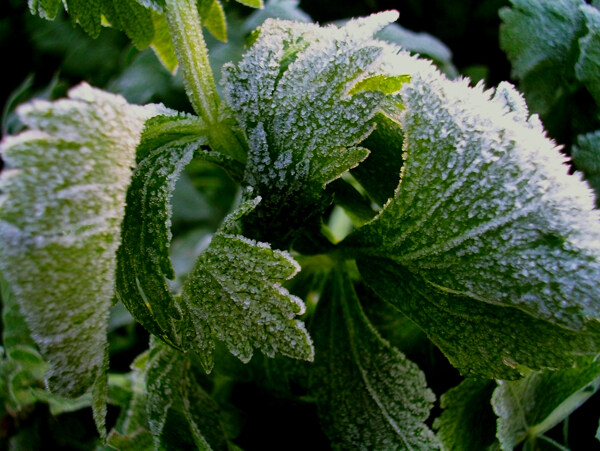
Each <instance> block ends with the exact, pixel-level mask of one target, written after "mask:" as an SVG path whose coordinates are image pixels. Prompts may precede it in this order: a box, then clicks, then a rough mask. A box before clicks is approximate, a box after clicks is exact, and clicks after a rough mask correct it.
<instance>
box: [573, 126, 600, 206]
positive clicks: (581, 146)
mask: <svg viewBox="0 0 600 451" xmlns="http://www.w3.org/2000/svg"><path fill="white" fill-rule="evenodd" d="M571 157H572V158H573V163H574V164H575V167H577V169H579V170H580V171H582V172H583V174H584V178H585V180H587V182H588V183H589V184H590V186H591V187H592V188H594V191H596V208H600V130H597V131H595V132H592V133H587V134H585V135H579V136H578V137H577V144H576V145H575V146H573V148H572V150H571Z"/></svg>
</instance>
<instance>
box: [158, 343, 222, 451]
mask: <svg viewBox="0 0 600 451" xmlns="http://www.w3.org/2000/svg"><path fill="white" fill-rule="evenodd" d="M195 374H196V373H195V371H194V368H193V367H192V365H191V362H190V356H189V354H182V353H181V352H179V351H177V350H175V349H173V348H170V347H168V346H165V345H164V344H162V343H160V342H155V343H154V345H153V346H152V347H151V349H150V357H149V361H148V363H147V367H146V385H147V390H148V399H147V415H148V423H149V426H150V431H151V432H152V435H153V437H154V444H155V449H165V448H172V449H193V448H196V449H217V450H226V449H227V441H226V439H225V432H224V430H223V426H222V425H221V423H220V420H219V414H218V408H217V406H216V404H215V402H214V401H213V400H212V399H211V398H210V397H209V396H208V395H207V394H206V393H205V392H204V390H202V388H201V387H200V385H199V383H198V381H197V380H196V378H195Z"/></svg>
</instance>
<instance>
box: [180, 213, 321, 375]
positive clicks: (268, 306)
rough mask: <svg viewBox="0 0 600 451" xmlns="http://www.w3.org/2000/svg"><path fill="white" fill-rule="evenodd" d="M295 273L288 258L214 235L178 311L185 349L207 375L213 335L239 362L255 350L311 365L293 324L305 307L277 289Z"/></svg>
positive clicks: (305, 342)
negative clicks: (182, 319)
mask: <svg viewBox="0 0 600 451" xmlns="http://www.w3.org/2000/svg"><path fill="white" fill-rule="evenodd" d="M234 214H235V213H234ZM230 221H231V219H230V220H229V221H228V220H226V222H225V224H226V225H225V227H227V224H228V223H230ZM299 269H300V268H299V266H298V264H297V263H296V262H295V261H294V260H293V259H292V257H291V256H290V255H289V254H288V253H287V252H283V251H278V250H272V249H271V248H270V246H269V245H268V244H266V243H261V242H256V241H253V240H249V239H247V238H244V237H243V236H240V235H232V234H229V233H225V232H224V231H220V232H217V233H216V234H215V235H214V236H213V239H212V241H211V243H210V245H209V247H208V249H207V250H206V251H205V252H204V254H202V255H201V256H200V258H199V259H198V261H197V262H196V267H195V268H194V270H193V271H192V273H191V274H190V275H189V278H188V280H187V282H186V284H185V286H184V288H183V294H182V297H181V301H180V302H181V308H182V310H183V311H184V315H185V317H186V318H187V320H188V321H189V324H188V325H187V326H186V328H185V330H186V331H189V332H186V335H185V336H184V340H185V342H184V347H185V348H192V349H194V350H195V351H196V352H198V353H199V354H200V357H201V359H202V364H203V366H204V369H205V370H206V371H207V372H208V371H210V370H211V369H212V365H213V362H212V353H213V350H214V343H213V334H214V335H216V336H217V338H219V339H220V340H222V341H223V342H225V344H226V345H227V347H228V348H229V350H230V351H231V352H232V353H233V354H234V355H235V356H237V357H238V358H239V359H240V360H242V361H243V362H248V361H249V360H250V358H251V357H252V354H253V348H254V347H256V348H259V349H260V350H261V351H262V352H263V353H264V354H266V355H267V356H270V357H272V356H274V355H275V353H281V354H283V355H287V356H289V357H293V358H297V359H303V360H309V361H312V358H313V348H312V343H311V340H310V337H309V335H308V333H307V332H306V329H305V328H304V324H303V323H302V322H301V321H299V320H298V319H295V317H296V315H300V314H302V313H303V312H304V304H303V303H302V301H301V300H300V299H299V298H297V297H295V296H292V295H290V294H289V293H288V291H287V290H286V289H285V288H283V287H282V286H281V283H283V282H284V281H285V280H287V279H289V278H291V277H293V276H294V274H296V273H297V272H298V270H299Z"/></svg>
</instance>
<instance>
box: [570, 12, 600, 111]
mask: <svg viewBox="0 0 600 451" xmlns="http://www.w3.org/2000/svg"><path fill="white" fill-rule="evenodd" d="M580 9H581V12H582V13H583V16H584V18H585V24H586V26H587V30H588V34H586V35H585V36H584V37H582V38H581V39H579V47H580V51H581V54H580V56H579V60H577V64H576V65H575V74H576V75H577V78H578V80H579V81H581V82H582V83H583V84H584V85H585V86H586V88H587V89H588V91H589V92H590V93H591V94H592V96H593V97H594V100H595V101H596V104H597V105H598V106H600V11H598V10H597V9H596V8H594V7H593V6H591V5H585V4H584V5H581V6H580Z"/></svg>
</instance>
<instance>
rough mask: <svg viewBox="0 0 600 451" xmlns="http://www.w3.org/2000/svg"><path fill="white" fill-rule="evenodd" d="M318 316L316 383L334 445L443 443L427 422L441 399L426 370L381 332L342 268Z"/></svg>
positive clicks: (407, 446)
mask: <svg viewBox="0 0 600 451" xmlns="http://www.w3.org/2000/svg"><path fill="white" fill-rule="evenodd" d="M313 321H314V322H313V330H314V339H315V343H316V346H317V355H316V362H315V363H316V368H315V369H314V372H313V374H311V386H312V392H313V393H314V396H315V397H316V399H317V407H318V409H319V416H320V418H321V421H322V422H323V426H324V428H325V431H326V433H327V435H328V436H329V439H330V440H331V443H332V446H333V447H334V448H339V449H440V447H441V446H440V443H439V442H438V440H437V439H436V437H435V436H434V434H433V432H432V431H431V430H430V429H429V428H428V427H427V426H426V425H425V423H424V421H425V419H426V418H427V417H428V416H429V411H430V409H431V407H432V404H433V401H434V395H433V393H432V392H431V391H430V390H429V389H428V388H426V382H425V376H424V374H423V373H422V372H421V370H420V369H419V368H418V367H417V365H415V364H414V363H413V362H411V361H409V360H408V359H407V358H406V357H405V356H404V355H403V354H402V353H401V352H400V351H398V350H397V349H396V348H394V347H392V346H390V344H389V343H388V342H386V341H385V340H383V338H381V336H380V335H379V334H378V332H377V331H376V330H375V328H374V327H373V325H372V324H371V323H370V322H369V320H368V319H367V317H366V316H365V314H364V312H363V310H362V307H361V305H360V303H359V300H358V298H357V296H356V293H355V292H354V287H353V286H352V285H351V282H350V280H349V278H348V276H347V275H346V274H345V273H342V272H340V270H334V272H333V273H332V275H331V277H330V280H329V281H328V283H327V285H326V287H325V289H324V291H323V294H322V296H321V301H319V304H318V306H317V311H316V313H315V317H314V320H313ZM357 425H360V426H359V427H357Z"/></svg>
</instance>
